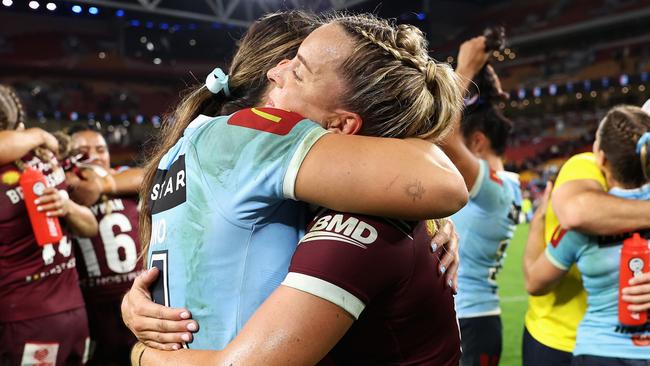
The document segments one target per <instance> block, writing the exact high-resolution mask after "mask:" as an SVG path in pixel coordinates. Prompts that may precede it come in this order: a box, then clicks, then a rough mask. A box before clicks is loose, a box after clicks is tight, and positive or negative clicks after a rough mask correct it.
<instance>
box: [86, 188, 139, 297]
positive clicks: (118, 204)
mask: <svg viewBox="0 0 650 366" xmlns="http://www.w3.org/2000/svg"><path fill="white" fill-rule="evenodd" d="M90 210H91V211H92V212H93V214H94V215H95V218H96V219H97V223H98V224H99V232H98V234H97V235H96V236H95V237H92V238H75V242H76V243H77V248H76V250H78V252H77V261H78V264H77V269H78V271H79V277H80V284H81V289H82V291H83V294H84V298H85V300H86V302H88V303H94V302H108V301H117V302H119V301H121V299H122V295H124V293H126V292H127V291H128V290H129V289H130V288H131V284H132V283H133V280H134V279H135V277H137V275H138V274H139V273H140V271H141V270H142V261H141V260H140V259H139V256H140V252H141V246H140V239H139V237H138V201H137V198H136V197H115V198H109V199H107V200H103V199H100V200H99V201H98V202H97V203H95V204H94V205H92V206H90Z"/></svg>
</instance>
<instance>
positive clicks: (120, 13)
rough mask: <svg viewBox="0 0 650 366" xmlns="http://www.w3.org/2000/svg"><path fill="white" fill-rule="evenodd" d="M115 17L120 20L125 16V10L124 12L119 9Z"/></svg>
mask: <svg viewBox="0 0 650 366" xmlns="http://www.w3.org/2000/svg"><path fill="white" fill-rule="evenodd" d="M115 16H116V17H118V18H121V17H123V16H124V10H122V9H117V10H116V11H115Z"/></svg>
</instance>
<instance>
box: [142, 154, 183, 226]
mask: <svg viewBox="0 0 650 366" xmlns="http://www.w3.org/2000/svg"><path fill="white" fill-rule="evenodd" d="M185 177H186V175H185V155H181V156H179V157H178V159H177V160H176V161H175V162H174V163H173V164H172V166H170V167H169V170H161V169H158V170H157V171H156V176H155V178H154V184H153V187H152V188H151V193H150V196H149V198H150V199H151V200H150V203H149V205H150V207H151V214H156V213H159V212H163V211H166V210H169V209H171V208H174V207H176V206H178V205H180V204H181V203H183V202H185V200H186V198H187V195H186V182H185Z"/></svg>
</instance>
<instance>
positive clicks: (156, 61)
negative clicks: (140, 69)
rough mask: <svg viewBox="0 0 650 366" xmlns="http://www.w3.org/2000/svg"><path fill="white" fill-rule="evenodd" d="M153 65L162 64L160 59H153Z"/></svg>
mask: <svg viewBox="0 0 650 366" xmlns="http://www.w3.org/2000/svg"><path fill="white" fill-rule="evenodd" d="M153 63H154V65H160V64H161V63H162V60H161V59H160V58H158V57H156V58H154V59H153Z"/></svg>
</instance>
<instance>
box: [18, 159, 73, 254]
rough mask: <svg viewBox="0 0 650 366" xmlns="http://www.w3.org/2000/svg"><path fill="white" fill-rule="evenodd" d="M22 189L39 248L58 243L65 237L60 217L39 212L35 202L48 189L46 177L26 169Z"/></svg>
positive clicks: (22, 178) (23, 174) (22, 176)
mask: <svg viewBox="0 0 650 366" xmlns="http://www.w3.org/2000/svg"><path fill="white" fill-rule="evenodd" d="M20 187H21V188H22V189H23V197H24V200H25V206H26V207H27V213H28V214H29V221H31V223H32V230H33V231H34V236H35V237H36V242H37V243H38V245H39V246H42V247H44V246H46V245H47V244H55V243H58V242H59V241H60V240H61V238H62V237H63V233H62V232H61V225H60V224H59V218H58V217H48V216H47V215H46V214H45V211H41V212H39V211H37V210H36V207H37V205H36V204H35V203H34V201H35V200H36V199H37V198H38V197H40V196H41V195H42V194H43V191H44V190H45V188H47V180H45V175H43V173H41V172H40V171H38V170H36V169H33V168H25V170H24V171H23V173H22V174H21V175H20Z"/></svg>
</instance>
